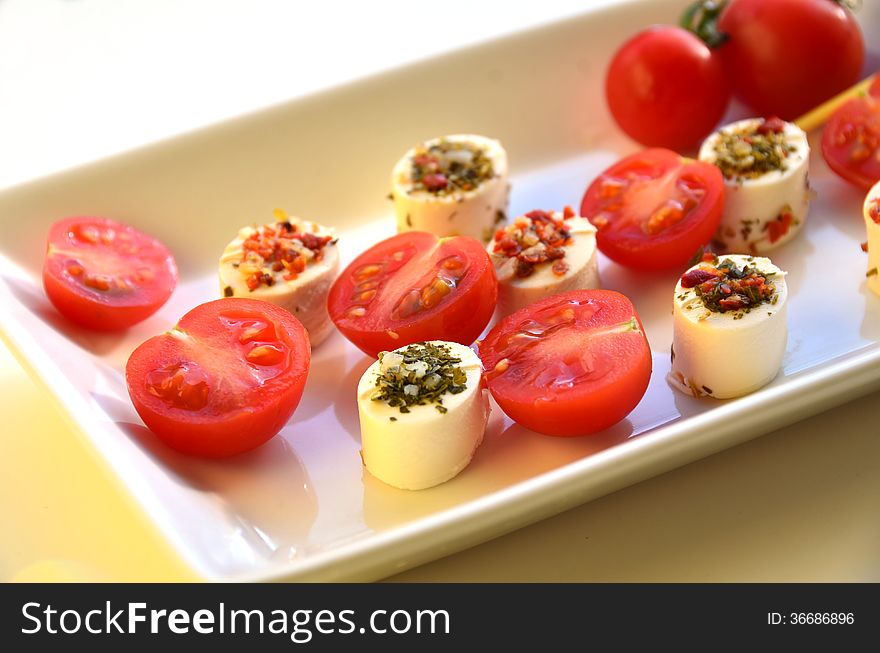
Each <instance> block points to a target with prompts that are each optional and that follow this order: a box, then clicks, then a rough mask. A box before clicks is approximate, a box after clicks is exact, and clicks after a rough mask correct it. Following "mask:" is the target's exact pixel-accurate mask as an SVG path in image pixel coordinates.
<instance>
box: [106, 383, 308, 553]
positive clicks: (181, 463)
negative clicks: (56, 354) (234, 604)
mask: <svg viewBox="0 0 880 653" xmlns="http://www.w3.org/2000/svg"><path fill="white" fill-rule="evenodd" d="M93 397H94V399H95V401H96V402H97V403H98V404H99V405H100V406H101V408H102V409H104V411H105V412H106V413H107V415H108V416H109V417H110V418H111V419H112V420H113V421H114V422H115V423H116V425H117V426H118V427H119V429H120V430H121V431H122V432H123V433H124V434H125V435H126V436H127V437H129V438H131V440H132V441H133V442H134V443H135V444H136V445H137V446H138V447H139V448H140V449H141V450H142V451H143V452H144V454H146V455H147V456H148V457H149V458H150V459H151V460H152V461H153V462H155V463H156V464H157V465H158V466H159V467H160V468H161V469H162V470H164V471H165V472H166V473H167V474H168V476H169V478H171V479H172V480H173V482H175V483H176V484H178V485H181V486H184V487H187V488H189V489H192V490H194V491H197V492H199V493H201V494H203V495H205V496H204V497H203V498H204V499H205V500H207V501H210V502H212V503H214V504H220V505H221V506H222V507H223V509H224V512H225V513H226V514H227V515H228V516H229V517H230V518H231V519H233V520H234V521H235V522H238V523H239V524H240V525H242V526H247V527H248V528H251V529H253V530H254V532H256V533H257V534H258V536H259V540H260V541H261V542H262V543H263V544H264V545H265V546H266V547H268V549H269V552H270V553H272V554H274V553H275V552H281V554H282V555H287V552H288V551H290V550H291V549H293V553H295V549H296V548H298V547H301V546H302V545H303V544H304V543H305V542H306V540H307V537H308V533H309V531H310V529H311V527H312V524H313V522H314V520H315V518H316V516H317V513H318V504H317V499H316V498H315V494H314V492H313V490H312V483H311V480H310V479H309V476H308V473H307V472H306V469H305V467H304V466H303V465H302V463H301V462H300V460H299V458H298V457H297V455H296V453H295V452H294V450H293V448H292V447H291V446H290V445H289V444H288V442H287V441H286V439H285V438H283V437H275V438H273V439H272V440H270V441H269V442H267V443H266V444H264V445H262V446H260V447H258V448H256V449H254V450H253V451H249V452H246V453H243V454H239V455H237V456H233V457H231V458H224V459H218V460H212V459H201V458H196V457H192V456H186V455H184V454H180V453H178V452H176V451H174V450H173V449H171V448H169V447H168V446H166V445H165V444H164V443H163V442H162V441H161V440H160V439H159V438H158V437H156V435H154V434H153V433H152V432H151V431H150V430H149V429H147V428H146V427H145V426H144V425H143V424H140V423H138V421H139V418H138V417H137V414H136V412H135V410H134V408H133V407H132V406H131V405H130V404H127V403H126V402H123V401H121V400H120V399H117V398H115V397H109V396H107V395H100V394H94V393H93ZM285 428H289V427H285Z"/></svg>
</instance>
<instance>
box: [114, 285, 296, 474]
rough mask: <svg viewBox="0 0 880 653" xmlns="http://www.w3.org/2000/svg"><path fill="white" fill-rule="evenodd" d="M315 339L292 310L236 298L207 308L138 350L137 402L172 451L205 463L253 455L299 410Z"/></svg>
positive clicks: (133, 369)
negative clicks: (208, 459) (205, 459)
mask: <svg viewBox="0 0 880 653" xmlns="http://www.w3.org/2000/svg"><path fill="white" fill-rule="evenodd" d="M310 360H311V348H310V346H309V338H308V335H307V334H306V331H305V329H304V328H303V326H302V324H300V322H299V320H297V319H296V318H295V317H293V315H291V314H290V312H288V311H286V310H284V309H283V308H279V307H278V306H275V305H273V304H269V303H268V302H261V301H257V300H254V299H243V298H238V297H230V298H228V299H218V300H215V301H212V302H208V303H206V304H202V305H200V306H197V307H196V308H194V309H192V310H191V311H190V312H189V313H187V314H186V315H184V316H183V317H182V318H181V319H180V322H178V323H177V326H175V327H174V328H173V329H172V330H171V331H168V332H167V333H164V334H162V335H160V336H155V337H153V338H150V339H149V340H147V341H146V342H144V343H143V344H141V345H140V346H139V347H138V348H137V349H135V350H134V352H133V353H132V355H131V357H130V358H129V359H128V363H127V364H126V366H125V380H126V382H127V384H128V393H129V395H130V396H131V400H132V403H134V407H135V409H136V410H137V412H138V415H140V416H141V419H143V420H144V423H145V424H146V425H147V427H148V428H149V429H150V430H151V431H152V432H153V433H155V434H156V435H157V436H158V437H159V438H160V439H161V440H163V441H164V442H165V443H166V444H167V445H168V446H170V447H172V448H174V449H177V450H178V451H181V452H183V453H187V454H192V455H196V456H205V457H211V458H216V457H223V456H231V455H234V454H237V453H241V452H244V451H248V450H249V449H253V448H254V447H257V446H259V445H260V444H262V443H264V442H266V441H267V440H269V439H270V438H272V436H274V435H275V434H276V433H278V431H280V430H281V427H283V426H284V424H285V423H286V422H287V420H288V419H290V416H291V415H293V411H294V410H295V409H296V407H297V405H298V404H299V400H300V398H301V397H302V393H303V388H304V387H305V383H306V376H307V375H308V371H309V363H310Z"/></svg>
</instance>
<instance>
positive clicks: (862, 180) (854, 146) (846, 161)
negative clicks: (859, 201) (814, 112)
mask: <svg viewBox="0 0 880 653" xmlns="http://www.w3.org/2000/svg"><path fill="white" fill-rule="evenodd" d="M822 157H823V158H824V159H825V162H826V163H827V164H828V167H830V168H831V169H832V170H833V171H834V172H835V173H837V174H838V175H839V176H840V177H842V178H843V179H845V180H846V181H848V182H850V183H851V184H854V185H856V186H859V187H860V188H864V189H865V190H870V189H871V187H872V186H873V185H874V184H876V183H877V182H878V181H880V76H878V77H877V78H876V79H875V80H874V82H873V84H871V88H870V89H868V93H867V95H865V96H864V97H857V98H853V99H851V100H849V101H848V102H846V103H845V104H844V105H843V106H841V107H840V108H838V109H837V110H836V111H835V112H834V114H833V115H832V116H831V118H830V119H829V120H828V123H827V124H826V125H825V130H824V131H823V132H822Z"/></svg>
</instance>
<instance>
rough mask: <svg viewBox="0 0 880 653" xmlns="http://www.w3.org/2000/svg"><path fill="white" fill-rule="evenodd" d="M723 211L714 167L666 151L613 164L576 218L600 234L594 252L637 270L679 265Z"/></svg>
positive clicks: (721, 183) (586, 197) (708, 237)
mask: <svg viewBox="0 0 880 653" xmlns="http://www.w3.org/2000/svg"><path fill="white" fill-rule="evenodd" d="M723 208H724V179H723V178H722V176H721V172H720V171H719V170H718V168H716V167H715V166H713V165H711V164H709V163H703V162H702V161H694V160H693V159H685V158H682V157H681V156H679V155H678V154H676V153H675V152H672V151H670V150H662V149H652V150H644V151H642V152H638V153H637V154H633V155H631V156H628V157H626V158H625V159H622V160H621V161H618V162H617V163H615V164H614V165H613V166H611V167H610V168H608V170H606V171H605V172H603V173H602V174H601V175H599V177H598V178H597V179H596V180H595V181H594V182H593V183H592V184H590V187H589V188H588V189H587V192H586V194H585V195H584V199H583V200H582V202H581V215H582V216H584V217H585V218H587V219H589V220H590V222H592V223H593V224H594V225H595V226H596V228H597V229H598V230H599V231H598V233H597V234H596V242H597V244H598V246H599V249H600V250H601V251H602V252H603V253H604V254H605V255H606V256H608V257H609V258H610V259H612V260H614V261H617V262H618V263H620V264H621V265H626V266H629V267H632V268H638V269H641V270H659V269H664V268H673V267H682V266H684V264H685V263H687V261H688V260H689V259H690V258H691V256H693V254H694V252H696V251H697V250H698V249H699V248H700V247H701V246H702V245H705V244H706V243H707V242H709V241H710V240H711V239H712V236H713V235H714V233H715V231H716V230H717V229H718V224H719V223H720V222H721V212H722V209H723Z"/></svg>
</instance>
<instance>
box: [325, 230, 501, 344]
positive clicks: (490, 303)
mask: <svg viewBox="0 0 880 653" xmlns="http://www.w3.org/2000/svg"><path fill="white" fill-rule="evenodd" d="M396 252H405V253H406V256H405V257H404V259H403V260H402V264H401V265H398V266H396V267H394V265H393V263H392V260H393V259H392V255H393V254H395V253H396ZM452 256H454V257H458V258H460V259H461V260H464V261H466V262H467V272H466V275H465V276H464V277H463V278H462V279H461V280H459V281H458V282H457V284H456V286H455V288H454V289H453V290H452V291H451V293H449V294H448V295H446V296H445V297H444V298H443V299H442V300H441V301H440V302H439V303H438V304H436V305H435V306H433V307H431V308H425V309H423V310H420V311H418V312H416V313H415V314H413V315H410V316H407V317H403V318H399V319H396V318H394V317H393V316H392V306H394V305H396V302H397V301H398V300H399V299H400V298H401V297H402V296H403V294H404V293H405V292H411V291H412V289H414V288H416V287H419V286H421V285H422V283H421V281H422V280H424V279H425V278H426V277H425V275H430V273H431V270H433V269H435V263H436V262H437V261H440V260H444V259H445V258H447V257H452ZM375 264H387V265H389V266H390V267H389V269H390V270H391V271H390V272H388V273H387V275H385V276H384V277H382V278H383V284H382V286H381V287H380V288H379V289H378V295H377V296H376V297H375V299H374V300H373V301H372V302H370V303H369V304H366V305H365V307H364V310H365V311H366V314H365V315H363V316H360V317H352V316H351V314H350V311H351V310H352V308H353V307H356V306H357V305H356V304H354V303H353V302H352V297H354V296H355V295H356V294H357V293H358V290H357V282H356V278H355V277H356V276H357V274H358V271H359V270H362V269H365V268H367V267H369V266H372V265H375ZM497 299H498V281H497V279H496V277H495V266H494V265H493V264H492V261H491V259H490V258H489V255H488V254H487V253H486V250H485V249H484V247H483V245H482V243H480V242H479V241H477V240H475V239H474V238H469V237H467V236H454V237H449V238H440V239H438V238H437V237H436V236H434V235H432V234H429V233H426V232H421V231H408V232H405V233H402V234H398V235H396V236H392V237H391V238H388V239H386V240H383V241H381V242H380V243H377V244H376V245H374V246H373V247H371V248H370V249H368V250H367V251H365V252H363V253H362V254H361V255H360V256H358V257H357V258H356V259H355V260H354V261H352V262H351V264H349V266H348V267H347V268H346V269H345V270H343V272H342V274H340V275H339V277H338V278H337V279H336V282H335V283H334V284H333V287H332V288H331V289H330V296H329V298H328V302H327V305H328V310H329V312H330V317H331V319H332V320H333V322H334V323H335V324H336V327H337V328H338V329H339V331H340V332H341V333H342V335H344V336H345V337H346V338H348V340H350V341H351V342H352V343H353V344H354V345H355V346H356V347H358V348H359V349H360V350H361V351H363V352H364V353H365V354H367V355H368V356H372V357H373V358H376V357H377V356H378V355H379V352H381V351H391V350H393V349H397V348H398V347H402V346H404V345H408V344H412V343H414V342H423V341H427V340H447V341H452V342H457V343H459V344H462V345H470V344H471V343H472V342H473V341H474V340H476V338H477V337H478V336H479V335H480V333H482V331H483V329H485V328H486V325H487V324H488V323H489V320H490V319H492V314H493V313H494V311H495V303H496V301H497ZM392 334H395V335H396V337H395V335H392Z"/></svg>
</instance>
